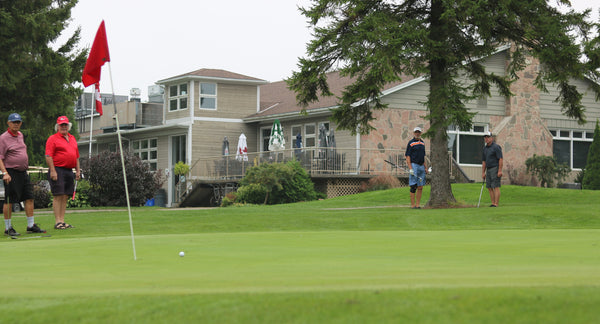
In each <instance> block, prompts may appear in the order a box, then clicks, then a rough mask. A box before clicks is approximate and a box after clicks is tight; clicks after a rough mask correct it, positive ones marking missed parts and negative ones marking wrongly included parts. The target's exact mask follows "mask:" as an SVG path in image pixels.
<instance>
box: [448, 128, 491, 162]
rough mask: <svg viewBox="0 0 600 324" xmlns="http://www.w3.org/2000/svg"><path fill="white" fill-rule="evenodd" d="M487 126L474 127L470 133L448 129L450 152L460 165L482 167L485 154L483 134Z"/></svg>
mask: <svg viewBox="0 0 600 324" xmlns="http://www.w3.org/2000/svg"><path fill="white" fill-rule="evenodd" d="M487 128H488V127H487V125H474V126H473V128H471V129H470V130H468V131H461V130H459V129H458V128H456V127H454V126H450V127H448V151H452V157H453V158H454V159H455V160H456V161H457V162H458V163H459V164H478V165H481V155H482V154H483V145H484V144H485V142H484V141H483V134H484V133H485V132H486V131H487Z"/></svg>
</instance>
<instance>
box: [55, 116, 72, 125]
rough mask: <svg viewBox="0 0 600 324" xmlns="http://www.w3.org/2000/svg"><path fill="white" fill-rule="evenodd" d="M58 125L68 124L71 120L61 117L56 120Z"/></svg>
mask: <svg viewBox="0 0 600 324" xmlns="http://www.w3.org/2000/svg"><path fill="white" fill-rule="evenodd" d="M56 123H57V124H59V125H60V124H68V123H69V118H67V116H60V117H58V119H57V120H56Z"/></svg>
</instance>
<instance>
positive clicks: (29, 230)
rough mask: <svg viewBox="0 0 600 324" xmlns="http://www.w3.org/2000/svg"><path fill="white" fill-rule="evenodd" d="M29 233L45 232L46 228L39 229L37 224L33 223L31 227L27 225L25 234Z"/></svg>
mask: <svg viewBox="0 0 600 324" xmlns="http://www.w3.org/2000/svg"><path fill="white" fill-rule="evenodd" d="M31 233H46V230H45V229H41V228H40V227H39V226H38V225H37V224H33V226H31V227H27V234H31Z"/></svg>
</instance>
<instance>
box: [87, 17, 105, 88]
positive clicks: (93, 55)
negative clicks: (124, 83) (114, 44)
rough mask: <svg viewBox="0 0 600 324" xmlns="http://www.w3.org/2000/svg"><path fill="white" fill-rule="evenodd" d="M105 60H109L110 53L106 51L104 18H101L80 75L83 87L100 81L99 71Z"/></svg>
mask: <svg viewBox="0 0 600 324" xmlns="http://www.w3.org/2000/svg"><path fill="white" fill-rule="evenodd" d="M105 62H110V54H109V53H108V43H107V42H106V29H105V28H104V20H102V22H101V23H100V27H98V32H96V38H95V39H94V44H92V49H91V50H90V55H89V56H88V59H87V62H86V63H85V68H84V69H83V75H82V76H81V81H83V86H84V87H87V86H89V85H91V84H94V83H98V82H99V81H100V72H101V71H102V65H104V63H105Z"/></svg>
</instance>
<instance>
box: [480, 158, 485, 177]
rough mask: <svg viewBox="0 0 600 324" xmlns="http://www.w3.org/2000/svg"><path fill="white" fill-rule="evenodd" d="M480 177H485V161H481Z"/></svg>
mask: <svg viewBox="0 0 600 324" xmlns="http://www.w3.org/2000/svg"><path fill="white" fill-rule="evenodd" d="M481 178H483V179H485V161H482V162H481Z"/></svg>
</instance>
